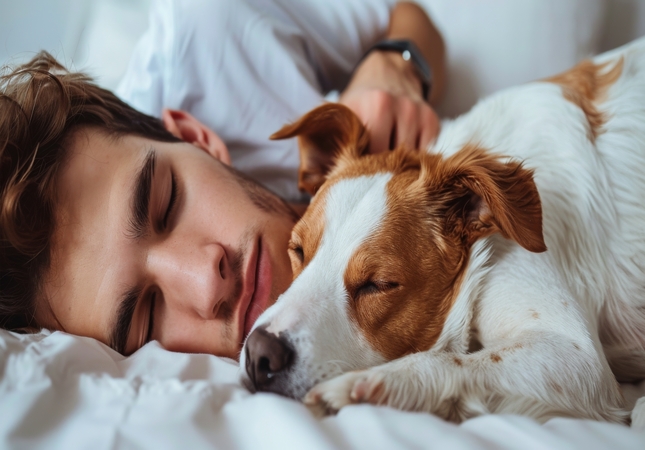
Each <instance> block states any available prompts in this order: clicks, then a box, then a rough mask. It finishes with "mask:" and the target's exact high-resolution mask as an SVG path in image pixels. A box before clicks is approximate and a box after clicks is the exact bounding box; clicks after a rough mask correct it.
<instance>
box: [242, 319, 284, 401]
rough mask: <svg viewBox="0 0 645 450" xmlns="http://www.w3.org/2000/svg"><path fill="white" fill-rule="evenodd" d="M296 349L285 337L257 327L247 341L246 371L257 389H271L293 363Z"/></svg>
mask: <svg viewBox="0 0 645 450" xmlns="http://www.w3.org/2000/svg"><path fill="white" fill-rule="evenodd" d="M294 355H295V353H294V351H293V349H292V347H291V346H290V345H289V343H288V342H287V341H286V339H284V337H281V336H276V335H275V334H273V333H269V332H268V331H267V330H266V329H265V328H264V327H260V328H256V329H255V330H253V333H251V335H250V336H249V338H248V339H247V341H246V373H247V374H248V375H249V378H251V382H252V383H253V386H254V387H255V390H256V391H271V390H272V389H271V386H272V385H274V384H276V382H277V381H278V380H279V379H280V378H281V375H284V373H285V372H286V371H287V369H288V368H289V367H291V365H292V364H293V360H294Z"/></svg>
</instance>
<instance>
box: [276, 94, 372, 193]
mask: <svg viewBox="0 0 645 450" xmlns="http://www.w3.org/2000/svg"><path fill="white" fill-rule="evenodd" d="M294 136H298V145H299V147H300V170H299V173H298V188H299V189H300V190H301V191H307V192H309V193H310V194H311V195H314V194H315V193H316V191H317V190H318V188H320V186H321V185H322V184H323V183H324V182H325V178H326V176H327V173H328V172H329V170H330V169H331V168H332V167H333V165H334V162H335V160H336V158H337V157H338V156H340V155H341V154H343V155H347V156H356V157H358V156H360V155H361V154H362V153H363V152H364V151H366V150H367V146H368V145H369V135H368V133H367V132H366V130H365V127H364V126H363V124H362V123H361V121H360V120H359V118H358V117H357V116H356V114H354V113H353V112H352V110H350V109H349V108H347V107H346V106H344V105H341V104H339V103H326V104H324V105H322V106H319V107H318V108H316V109H313V110H312V111H310V112H308V113H307V114H305V115H304V116H302V117H301V118H300V119H299V120H298V121H297V122H295V123H292V124H290V125H285V126H284V127H282V129H281V130H280V131H278V132H276V133H274V134H273V135H272V136H271V139H286V138H290V137H294Z"/></svg>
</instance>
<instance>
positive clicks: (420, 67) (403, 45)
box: [361, 39, 432, 101]
mask: <svg viewBox="0 0 645 450" xmlns="http://www.w3.org/2000/svg"><path fill="white" fill-rule="evenodd" d="M373 50H384V51H391V52H398V53H400V54H401V56H402V57H403V59H405V60H406V61H410V62H411V63H412V66H413V67H414V69H415V71H416V73H417V76H418V77H419V80H420V81H421V93H422V95H423V98H424V99H425V100H426V101H427V100H428V98H429V95H430V90H431V89H432V70H430V65H429V64H428V61H426V59H425V58H424V57H423V54H422V53H421V50H419V47H417V46H416V45H415V44H414V42H412V41H409V40H407V39H385V40H383V41H379V42H377V43H376V44H374V45H373V46H372V47H370V49H369V50H368V51H367V52H365V54H364V55H363V58H361V61H362V60H363V59H364V58H365V57H366V56H367V55H369V54H370V53H371V52H372V51H373Z"/></svg>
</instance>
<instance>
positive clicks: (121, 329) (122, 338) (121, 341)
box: [110, 286, 141, 355]
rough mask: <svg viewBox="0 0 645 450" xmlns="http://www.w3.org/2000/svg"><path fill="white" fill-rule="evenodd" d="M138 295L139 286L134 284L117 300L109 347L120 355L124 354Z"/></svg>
mask: <svg viewBox="0 0 645 450" xmlns="http://www.w3.org/2000/svg"><path fill="white" fill-rule="evenodd" d="M139 295H141V288H139V287H138V286H135V287H133V288H130V289H128V290H127V291H126V292H125V294H123V296H122V297H121V300H120V301H119V310H118V311H117V316H116V322H115V324H114V327H113V328H112V334H111V336H110V347H112V348H113V349H114V350H116V351H117V352H119V353H121V354H122V355H123V354H125V353H124V352H125V346H126V345H127V343H128V335H129V334H130V326H131V325H132V316H133V315H134V309H135V307H136V306H137V300H138V299H139Z"/></svg>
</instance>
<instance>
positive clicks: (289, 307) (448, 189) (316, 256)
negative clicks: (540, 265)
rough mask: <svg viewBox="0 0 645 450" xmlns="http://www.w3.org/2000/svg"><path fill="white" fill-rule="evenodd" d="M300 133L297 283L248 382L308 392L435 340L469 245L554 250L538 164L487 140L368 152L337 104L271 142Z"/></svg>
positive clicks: (262, 329) (268, 331) (250, 346)
mask: <svg viewBox="0 0 645 450" xmlns="http://www.w3.org/2000/svg"><path fill="white" fill-rule="evenodd" d="M293 136H298V138H299V144H300V152H301V154H300V156H301V172H300V186H301V188H304V189H306V190H308V191H309V192H310V193H312V194H315V195H314V197H313V199H312V202H311V205H310V206H309V208H308V210H307V212H306V213H305V215H304V216H303V217H302V219H301V220H300V221H299V222H298V223H297V224H296V226H295V227H294V229H293V232H292V236H291V241H290V243H289V256H290V258H291V264H292V268H293V273H294V281H293V284H292V285H291V287H290V288H289V289H288V290H287V291H286V292H285V293H284V294H283V295H282V296H281V297H280V298H279V299H278V301H277V302H276V304H275V305H273V306H272V307H271V308H269V309H268V310H267V311H265V312H264V314H263V315H262V316H260V318H259V319H258V320H257V322H256V324H255V328H254V331H253V332H252V333H251V335H250V336H249V338H248V339H247V341H246V343H245V346H244V349H243V352H242V356H241V358H240V362H241V365H242V368H243V371H245V372H246V373H245V374H244V375H243V381H244V383H245V384H246V385H247V386H248V387H249V388H250V389H251V390H262V391H271V392H278V393H280V394H283V395H287V396H289V397H294V398H301V397H302V396H304V394H305V393H306V392H307V391H308V389H309V388H311V387H312V386H313V385H314V384H316V383H318V382H320V381H322V380H324V379H326V378H329V377H332V376H336V375H339V374H341V373H343V372H346V371H349V370H356V369H362V368H366V367H370V366H373V365H376V364H380V363H382V362H385V361H388V360H392V359H395V358H399V357H401V356H403V355H406V354H409V353H414V352H418V351H423V350H427V349H429V348H431V347H432V346H433V345H434V344H435V342H436V341H437V339H438V337H439V335H440V333H441V331H442V329H443V326H444V323H445V321H446V318H447V316H448V313H449V312H450V309H451V307H452V305H453V301H454V299H455V298H456V296H457V294H458V292H459V289H460V283H461V279H462V277H463V275H464V272H465V269H466V267H467V265H468V260H469V252H470V248H471V246H472V245H473V244H474V243H475V242H476V241H477V240H478V239H480V238H482V237H485V236H488V235H490V234H492V233H501V234H502V235H503V236H505V237H506V238H508V239H512V240H514V241H515V242H517V243H518V244H519V245H521V246H522V247H524V248H525V249H527V250H530V251H533V252H540V251H544V250H545V249H546V247H545V244H544V240H543V237H542V212H541V205H540V199H539V196H538V192H537V189H536V187H535V184H534V182H533V178H532V173H531V172H530V171H529V170H526V169H524V168H522V166H521V164H519V163H517V162H512V161H502V159H501V158H499V157H496V156H494V155H491V154H489V153H487V152H485V151H484V150H482V149H480V148H478V147H476V146H468V147H465V148H464V149H462V150H461V151H460V152H458V153H457V154H455V155H454V156H451V157H449V158H442V157H441V156H439V155H435V154H429V153H425V152H414V151H408V150H405V149H403V148H400V149H397V150H395V151H392V152H387V153H382V154H378V155H368V154H365V152H366V149H367V146H368V135H367V133H366V130H365V129H364V127H363V126H362V124H361V123H360V121H359V119H358V118H357V117H356V116H355V115H354V114H353V113H352V112H351V111H350V110H349V109H347V108H345V107H343V106H342V105H338V104H326V105H323V106H321V107H319V108H317V109H315V110H313V111H311V112H310V113H308V114H307V115H305V116H303V117H302V118H301V119H300V120H299V121H298V122H296V123H294V124H292V125H289V126H286V127H284V128H283V129H282V130H280V131H279V132H277V133H276V134H275V135H274V136H273V138H276V139H283V138H289V137H293Z"/></svg>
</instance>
